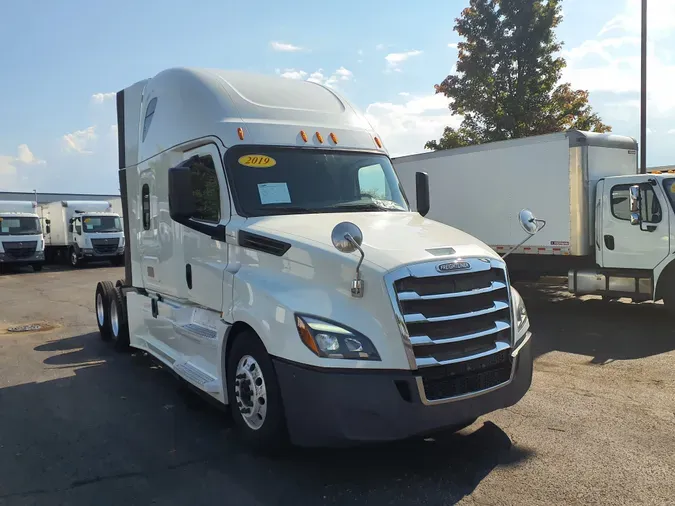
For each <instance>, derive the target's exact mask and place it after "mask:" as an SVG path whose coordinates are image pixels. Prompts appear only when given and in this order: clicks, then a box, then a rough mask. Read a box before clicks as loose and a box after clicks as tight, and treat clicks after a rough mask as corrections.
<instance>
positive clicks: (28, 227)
mask: <svg viewBox="0 0 675 506" xmlns="http://www.w3.org/2000/svg"><path fill="white" fill-rule="evenodd" d="M41 233H42V230H41V228H40V220H38V219H37V218H30V217H19V216H0V235H33V234H41Z"/></svg>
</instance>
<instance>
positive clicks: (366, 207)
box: [331, 202, 404, 211]
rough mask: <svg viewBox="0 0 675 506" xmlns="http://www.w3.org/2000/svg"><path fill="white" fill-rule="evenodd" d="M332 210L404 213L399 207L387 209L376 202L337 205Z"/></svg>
mask: <svg viewBox="0 0 675 506" xmlns="http://www.w3.org/2000/svg"><path fill="white" fill-rule="evenodd" d="M331 209H349V210H353V211H404V209H401V208H399V207H393V206H392V207H387V206H382V205H379V204H376V203H375V202H358V203H355V204H337V205H335V206H331Z"/></svg>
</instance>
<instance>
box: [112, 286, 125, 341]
mask: <svg viewBox="0 0 675 506" xmlns="http://www.w3.org/2000/svg"><path fill="white" fill-rule="evenodd" d="M108 314H110V336H111V337H112V339H113V341H114V342H115V349H116V350H118V351H124V350H128V349H129V321H128V320H127V305H126V300H125V298H124V294H123V293H122V290H121V289H120V288H113V291H112V293H111V294H110V303H109V304H108Z"/></svg>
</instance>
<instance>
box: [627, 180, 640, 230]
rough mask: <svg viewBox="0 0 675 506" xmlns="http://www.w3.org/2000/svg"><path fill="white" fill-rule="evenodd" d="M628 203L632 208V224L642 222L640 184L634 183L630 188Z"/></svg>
mask: <svg viewBox="0 0 675 506" xmlns="http://www.w3.org/2000/svg"><path fill="white" fill-rule="evenodd" d="M628 203H629V204H628V205H629V208H630V224H631V225H640V224H641V223H642V197H640V185H637V184H634V185H633V186H631V187H630V188H628Z"/></svg>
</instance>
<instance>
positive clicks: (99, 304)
mask: <svg viewBox="0 0 675 506" xmlns="http://www.w3.org/2000/svg"><path fill="white" fill-rule="evenodd" d="M114 291H115V287H114V286H113V284H112V283H111V282H110V281H99V282H98V284H97V285H96V299H95V308H96V324H97V325H98V331H99V332H100V333H101V339H103V340H104V341H110V339H111V338H112V335H111V333H110V300H111V299H112V294H113V292H114Z"/></svg>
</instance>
